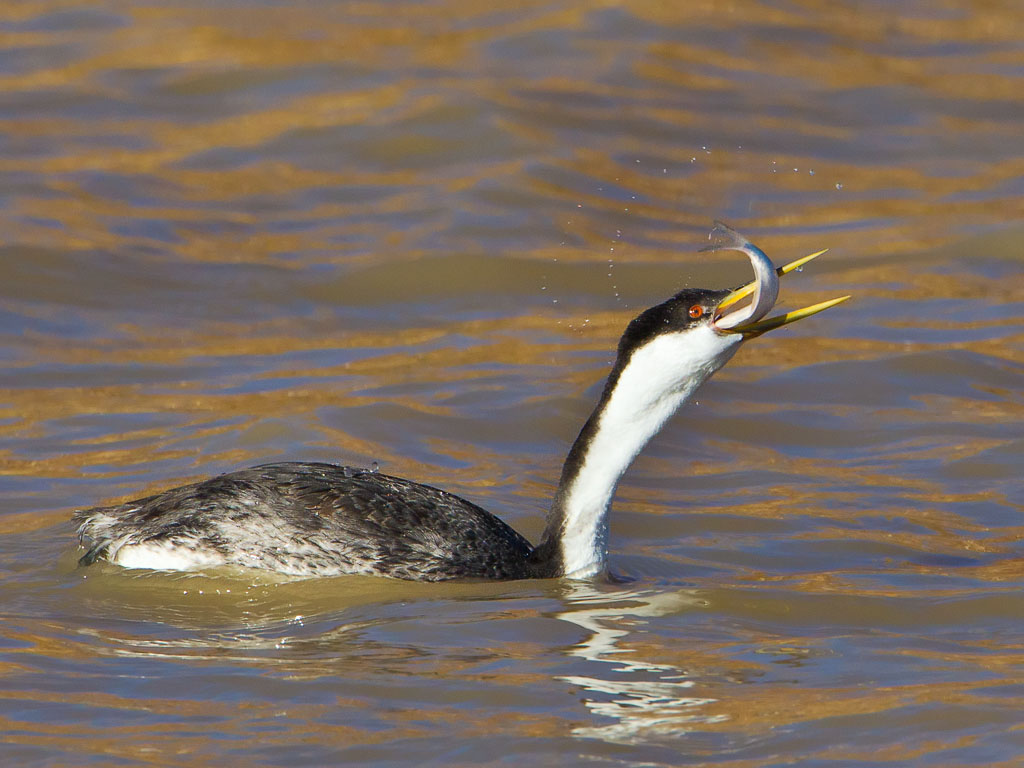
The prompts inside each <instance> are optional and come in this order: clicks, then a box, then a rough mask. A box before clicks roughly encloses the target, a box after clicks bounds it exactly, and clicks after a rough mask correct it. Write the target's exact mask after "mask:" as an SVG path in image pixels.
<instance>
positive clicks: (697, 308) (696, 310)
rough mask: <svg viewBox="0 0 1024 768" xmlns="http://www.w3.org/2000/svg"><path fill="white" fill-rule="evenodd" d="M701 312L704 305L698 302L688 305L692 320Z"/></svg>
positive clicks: (701, 313) (702, 312)
mask: <svg viewBox="0 0 1024 768" xmlns="http://www.w3.org/2000/svg"><path fill="white" fill-rule="evenodd" d="M703 314H704V307H702V306H701V305H700V304H694V305H693V306H692V307H690V317H692V318H693V319H694V320H696V319H697V318H698V317H700V316H701V315H703Z"/></svg>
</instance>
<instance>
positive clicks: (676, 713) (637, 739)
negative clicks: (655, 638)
mask: <svg viewBox="0 0 1024 768" xmlns="http://www.w3.org/2000/svg"><path fill="white" fill-rule="evenodd" d="M565 599H566V601H567V602H568V603H569V604H570V606H571V607H570V608H569V609H568V610H565V611H560V612H558V613H557V614H555V615H556V616H557V617H558V618H560V619H562V620H563V621H568V622H570V623H572V624H575V625H577V626H579V627H582V628H583V629H584V630H586V631H587V633H588V637H587V639H586V640H584V641H583V642H581V643H579V644H577V645H575V646H573V647H572V648H571V649H569V652H570V653H571V654H573V655H574V656H578V657H580V658H582V659H585V660H587V661H590V662H597V663H600V664H606V665H609V667H608V668H605V670H606V671H603V670H602V668H601V667H594V671H593V673H592V674H590V675H567V676H562V677H560V678H559V679H560V680H564V681H565V682H567V683H572V684H573V685H575V686H579V688H580V689H582V690H583V691H585V692H586V695H585V696H584V697H583V703H584V705H585V706H586V707H587V709H588V710H590V712H591V713H593V714H594V715H597V716H599V717H602V718H610V719H611V720H612V721H613V722H611V723H608V724H604V725H591V726H578V727H576V728H573V730H572V733H573V735H574V736H577V737H579V738H588V739H601V740H603V741H607V742H611V743H616V744H635V743H646V742H648V741H650V740H652V739H657V738H663V737H679V736H682V735H683V734H685V733H687V732H688V731H689V729H690V727H691V726H692V725H693V724H694V723H703V724H708V723H712V722H721V721H723V720H725V719H727V718H726V717H725V716H724V715H708V714H702V713H701V712H700V708H701V707H702V706H705V705H707V704H711V703H713V702H714V701H715V700H714V699H711V698H702V697H699V696H694V695H693V688H694V686H695V683H694V681H693V680H688V679H687V673H686V671H685V670H683V669H681V668H679V667H676V666H673V665H671V664H662V663H656V662H652V661H646V660H644V659H642V658H640V657H639V653H638V650H637V648H635V647H629V646H628V641H629V640H630V638H631V637H633V636H636V635H640V634H642V633H644V632H645V631H646V624H647V623H648V621H647V620H649V619H653V618H658V617H661V616H669V615H676V614H679V613H682V612H685V611H687V610H689V609H692V608H693V607H695V606H698V605H700V604H701V603H702V601H701V600H700V598H698V597H697V596H696V595H695V593H694V592H693V591H691V590H677V589H672V590H658V589H653V588H636V589H628V590H624V591H615V592H612V591H609V590H607V589H598V588H595V587H594V586H592V585H589V584H574V585H572V586H571V587H570V588H569V590H568V591H567V593H566V596H565Z"/></svg>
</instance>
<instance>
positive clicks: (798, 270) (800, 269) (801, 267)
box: [796, 265, 804, 272]
mask: <svg viewBox="0 0 1024 768" xmlns="http://www.w3.org/2000/svg"><path fill="white" fill-rule="evenodd" d="M796 271H797V272H803V271H804V268H803V266H802V265H801V266H799V267H797V268H796Z"/></svg>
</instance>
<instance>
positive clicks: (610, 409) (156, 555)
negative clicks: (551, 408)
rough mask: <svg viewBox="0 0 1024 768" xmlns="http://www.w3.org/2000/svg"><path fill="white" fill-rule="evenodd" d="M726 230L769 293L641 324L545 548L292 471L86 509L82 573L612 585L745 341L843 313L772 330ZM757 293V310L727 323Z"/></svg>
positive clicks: (665, 308)
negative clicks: (691, 424)
mask: <svg viewBox="0 0 1024 768" xmlns="http://www.w3.org/2000/svg"><path fill="white" fill-rule="evenodd" d="M726 232H727V234H728V235H729V236H731V237H732V238H733V239H734V242H732V243H730V244H729V245H728V246H726V247H730V248H735V249H737V250H742V251H744V252H745V253H747V255H748V256H750V258H751V262H752V263H753V264H754V266H755V272H757V274H758V280H757V282H756V284H751V285H752V286H754V287H753V288H751V287H749V286H747V287H744V288H741V289H737V290H736V291H709V290H699V289H690V290H684V291H681V292H680V293H678V294H676V295H675V296H673V297H672V298H671V299H669V300H667V301H665V302H663V303H661V304H658V305H657V306H655V307H652V308H651V309H648V310H647V311H645V312H643V313H642V314H641V315H639V316H638V317H637V318H635V319H634V320H633V321H632V322H631V323H630V324H629V326H628V328H627V329H626V332H625V333H624V334H623V336H622V339H621V340H620V342H619V349H618V355H617V358H616V361H615V365H614V366H613V368H612V371H611V373H610V374H609V376H608V381H607V382H606V384H605V387H604V391H603V392H602V395H601V399H600V401H599V402H598V404H597V407H596V408H595V409H594V412H593V413H592V414H591V416H590V418H589V419H588V421H587V423H586V424H585V425H584V427H583V429H582V431H581V432H580V435H579V437H578V438H577V439H576V441H575V443H574V444H573V446H572V448H571V449H570V451H569V454H568V456H567V458H566V460H565V464H564V466H563V468H562V474H561V479H560V481H559V485H558V489H557V491H556V493H555V496H554V500H553V502H552V506H551V511H550V512H549V514H548V520H547V526H546V528H545V531H544V534H543V537H542V538H541V541H540V543H539V544H538V545H537V546H536V547H533V546H531V544H530V543H529V542H528V541H527V540H526V539H525V538H524V537H523V536H521V535H520V534H518V533H517V532H516V531H515V530H513V529H512V528H511V527H509V526H508V525H507V524H506V523H504V522H503V521H501V520H500V519H499V518H497V517H495V516H494V515H492V514H490V513H489V512H487V511H485V510H484V509H482V508H480V507H478V506H477V505H475V504H473V503H471V502H469V501H466V500H465V499H462V498H460V497H458V496H455V495H454V494H451V493H447V492H445V491H442V490H439V489H437V488H433V487H431V486H428V485H421V484H419V483H415V482H412V481H409V480H404V479H401V478H396V477H390V476H388V475H385V474H381V473H378V472H373V471H370V470H364V469H356V468H352V467H343V466H336V465H332V464H321V463H298V462H294V463H281V464H266V465H262V466H258V467H253V468H251V469H244V470H240V471H237V472H231V473H228V474H225V475H220V476H218V477H214V478H211V479H209V480H205V481H202V482H199V483H195V484H192V485H186V486H182V487H180V488H174V489H172V490H169V491H165V492H163V493H160V494H157V495H154V496H149V497H146V498H143V499H138V500H135V501H130V502H127V503H125V504H121V505H118V506H112V507H94V508H92V509H86V510H81V511H79V512H77V513H76V514H75V519H76V520H77V522H78V523H79V536H80V538H81V539H82V542H83V544H85V543H88V544H87V546H88V551H87V552H86V554H85V555H83V556H82V558H81V559H80V561H79V562H80V564H82V565H89V564H92V563H93V562H95V561H97V560H109V561H111V562H113V563H116V564H118V565H122V566H125V567H130V568H153V569H165V570H186V569H190V568H201V567H213V566H222V565H230V566H241V567H248V568H259V569H265V570H270V571H275V572H278V573H283V574H288V575H293V576H305V577H313V576H333V575H339V574H368V575H378V576H390V577H395V578H402V579H413V580H418V581H441V580H446V579H465V578H481V579H524V578H551V577H558V576H570V577H575V578H585V577H590V576H594V575H596V574H598V573H600V572H601V571H603V570H604V569H605V566H606V560H607V540H608V512H609V510H610V507H611V501H612V497H613V496H614V493H615V489H616V486H617V485H618V482H619V479H620V478H621V477H622V475H623V473H624V472H625V471H626V469H627V468H628V467H629V465H630V464H631V463H632V461H633V459H634V458H635V457H636V455H637V454H638V453H639V452H640V450H641V449H642V448H643V447H644V445H646V443H647V442H648V441H649V440H650V438H651V437H653V436H654V434H655V433H657V431H658V430H659V429H660V428H661V426H662V425H663V424H664V423H665V422H666V421H667V420H668V418H669V417H670V416H672V414H673V413H675V411H676V410H677V409H678V408H679V407H680V406H681V405H682V404H683V403H684V402H685V401H686V400H687V399H688V398H689V397H690V396H691V395H692V394H693V392H694V391H695V390H696V389H697V387H699V386H700V384H701V383H703V382H704V381H705V380H706V379H707V378H708V377H709V376H711V375H712V374H713V373H714V372H715V371H716V370H718V368H720V367H722V366H723V365H725V363H726V362H728V360H729V359H730V358H731V357H732V355H733V354H734V353H735V352H736V350H737V349H738V347H739V345H740V343H741V342H742V341H743V339H744V338H749V337H752V336H756V335H760V334H761V333H763V332H765V331H766V330H769V329H771V328H774V327H778V326H779V325H782V324H786V323H788V322H792V321H793V320H795V319H799V318H800V317H804V316H807V315H808V314H813V313H814V312H816V311H820V310H821V309H823V308H825V306H826V304H827V305H831V303H828V302H826V303H823V304H822V305H816V306H815V307H810V308H808V309H806V310H800V312H798V313H790V315H786V316H783V317H782V318H773V319H771V320H767V321H763V322H759V321H760V318H761V317H763V315H764V314H765V313H767V311H768V310H769V309H770V308H771V305H772V304H774V300H775V295H776V294H777V291H778V284H777V276H776V272H775V270H774V268H772V267H771V262H770V261H768V258H767V257H766V256H764V254H763V253H762V252H761V251H760V250H759V249H757V248H756V247H755V246H753V245H751V244H750V243H749V242H747V241H746V240H745V239H742V238H741V237H740V236H739V235H737V234H736V233H733V232H732V231H731V230H726ZM815 255H817V254H815ZM794 264H796V262H794ZM790 267H792V265H789V267H783V268H782V269H780V270H779V274H782V273H784V272H785V271H788V269H789V268H790ZM773 281H774V282H773ZM750 293H754V298H753V301H752V302H751V305H750V307H745V308H744V309H742V310H739V311H738V312H736V311H732V312H730V313H729V314H723V312H724V309H725V308H726V307H728V306H731V304H733V303H735V302H736V301H737V300H738V298H742V297H743V296H746V295H748V294H750ZM766 297H767V298H766ZM832 303H835V302H832Z"/></svg>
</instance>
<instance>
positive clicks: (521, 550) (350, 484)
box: [84, 462, 540, 581]
mask: <svg viewBox="0 0 1024 768" xmlns="http://www.w3.org/2000/svg"><path fill="white" fill-rule="evenodd" d="M88 514H89V518H88V519H89V528H90V534H89V535H90V538H92V539H93V540H95V541H97V542H98V543H97V544H96V545H95V546H94V547H93V549H92V550H90V551H89V553H87V554H86V555H85V556H84V559H85V560H86V562H90V561H92V560H95V559H97V558H99V557H107V558H109V559H112V560H113V561H114V562H116V563H118V564H119V565H125V566H128V567H135V566H141V567H148V568H164V569H167V570H181V569H184V568H190V567H204V566H218V565H234V566H243V567H251V568H262V569H266V570H271V571H277V572H279V573H284V574H288V575H293V576H336V575H339V574H344V573H362V574H367V575H373V576H394V577H398V578H404V579H415V580H418V581H439V580H442V579H452V578H490V579H521V578H528V577H529V576H532V575H535V574H534V572H533V571H531V569H529V568H528V558H529V555H530V553H531V551H532V549H533V548H532V547H531V546H530V544H529V542H528V541H526V539H524V538H523V537H522V536H520V535H519V534H518V533H516V532H515V531H514V530H513V529H512V528H510V527H509V526H508V525H506V524H505V523H504V522H502V521H501V520H500V519H499V518H497V517H495V516H494V515H492V514H490V513H489V512H487V511H485V510H483V509H481V508H480V507H478V506H476V505H475V504H472V503H470V502H468V501H466V500H465V499H462V498H460V497H458V496H455V495H454V494H451V493H447V492H445V491H442V490H439V489H437V488H433V487H430V486H427V485H420V484H419V483H414V482H411V481H409V480H403V479H401V478H397V477H390V476H388V475H384V474H381V473H378V472H372V471H370V470H364V469H356V468H353V467H342V466H337V465H334V464H320V463H299V462H288V463H282V464H265V465H262V466H258V467H253V468H251V469H243V470H240V471H238V472H231V473H229V474H226V475H220V476H218V477H213V478H210V479H209V480H204V481H202V482H199V483H195V484H193V485H186V486H183V487H181V488H175V489H173V490H170V491H166V492H164V493H161V494H158V495H156V496H150V497H148V498H145V499H139V500H137V501H131V502H128V503H127V504H123V505H121V506H119V507H110V508H107V509H96V510H89V511H88ZM112 542H116V549H115V550H114V551H113V552H108V551H107V549H109V548H110V547H111V543H112ZM537 575H540V574H537Z"/></svg>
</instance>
